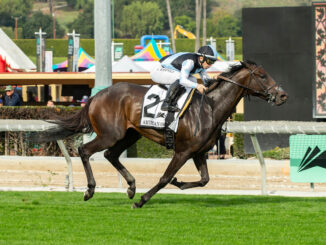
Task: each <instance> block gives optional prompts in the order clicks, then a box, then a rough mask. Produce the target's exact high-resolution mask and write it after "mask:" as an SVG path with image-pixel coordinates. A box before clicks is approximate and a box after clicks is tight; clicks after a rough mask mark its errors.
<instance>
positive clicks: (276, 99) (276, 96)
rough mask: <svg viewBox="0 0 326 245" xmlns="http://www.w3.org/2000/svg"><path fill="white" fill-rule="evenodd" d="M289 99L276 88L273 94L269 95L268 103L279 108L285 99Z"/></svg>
mask: <svg viewBox="0 0 326 245" xmlns="http://www.w3.org/2000/svg"><path fill="white" fill-rule="evenodd" d="M288 98H289V96H288V94H287V93H286V92H285V91H284V90H283V89H282V88H281V87H280V86H278V87H277V88H276V89H275V91H274V93H272V94H271V95H270V98H269V99H270V102H272V103H274V104H275V105H277V106H280V105H282V104H284V103H285V102H286V101H287V99H288Z"/></svg>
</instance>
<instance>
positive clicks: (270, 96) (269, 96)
mask: <svg viewBox="0 0 326 245" xmlns="http://www.w3.org/2000/svg"><path fill="white" fill-rule="evenodd" d="M260 67H261V66H257V67H255V69H253V70H251V69H250V68H249V67H246V68H247V69H248V70H249V71H250V73H249V74H250V78H249V85H250V82H251V80H252V79H254V80H255V81H256V83H258V84H259V86H260V87H261V88H262V90H263V92H261V91H258V90H255V89H253V88H250V87H248V86H246V85H243V84H240V83H238V82H236V81H234V80H232V79H230V78H228V77H224V76H221V75H220V76H218V78H220V79H222V80H224V81H226V82H229V83H233V84H235V85H237V86H239V87H241V88H244V89H246V90H247V91H248V90H249V91H252V92H253V93H254V94H258V95H262V96H264V97H266V98H267V101H268V103H270V102H273V101H275V99H276V96H275V95H273V94H271V93H270V92H269V91H270V90H271V89H272V88H274V87H275V86H277V87H279V85H277V84H276V83H275V84H274V85H272V86H270V87H266V86H265V85H264V84H263V83H262V82H261V81H260V80H259V79H257V77H256V75H255V71H256V70H258V69H259V68H260ZM214 88H215V86H214ZM211 90H212V89H209V91H211Z"/></svg>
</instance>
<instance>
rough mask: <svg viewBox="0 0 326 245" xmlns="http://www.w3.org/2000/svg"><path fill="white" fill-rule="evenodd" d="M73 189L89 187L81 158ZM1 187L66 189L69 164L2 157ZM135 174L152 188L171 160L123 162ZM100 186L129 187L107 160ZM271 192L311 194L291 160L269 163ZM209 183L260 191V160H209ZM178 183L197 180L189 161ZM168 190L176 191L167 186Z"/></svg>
mask: <svg viewBox="0 0 326 245" xmlns="http://www.w3.org/2000/svg"><path fill="white" fill-rule="evenodd" d="M72 161H73V179H74V187H86V186H87V183H86V176H85V173H84V168H83V166H82V163H81V161H80V160H79V158H73V159H72ZM0 162H1V163H0V177H1V178H0V187H64V186H65V183H67V182H66V175H67V165H66V161H65V159H64V158H50V157H28V158H26V157H25V158H22V157H0ZM122 163H123V164H124V165H125V166H126V168H127V169H128V170H129V171H130V172H131V173H132V174H133V175H134V177H135V179H136V185H137V188H150V187H153V186H154V185H155V184H156V183H157V182H158V180H159V178H160V177H161V176H162V174H163V173H164V171H165V169H166V167H167V165H168V163H169V159H161V160H157V159H123V160H122ZM91 165H92V168H93V173H94V176H95V180H96V183H97V187H104V188H119V187H123V188H125V187H127V185H126V182H125V181H124V180H122V181H121V183H120V181H119V177H118V175H117V171H116V170H115V169H114V168H113V167H112V166H111V165H110V164H109V163H108V162H107V161H105V160H95V161H91ZM266 166H267V189H268V191H311V189H310V185H309V183H292V182H290V177H289V161H273V160H266ZM208 169H209V173H210V182H209V183H208V184H207V186H205V187H204V188H205V189H213V190H260V189H261V173H260V165H259V162H258V160H256V159H252V160H209V161H208ZM176 177H177V178H178V180H182V181H196V180H199V178H200V177H199V174H198V172H197V170H196V168H195V166H194V164H193V163H192V162H191V161H189V162H187V163H186V164H185V166H184V167H183V168H182V169H181V170H180V171H179V173H178V174H177V175H176ZM166 188H175V187H173V186H171V185H168V186H167V187H166ZM315 191H316V192H325V191H326V184H315Z"/></svg>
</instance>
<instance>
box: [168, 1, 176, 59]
mask: <svg viewBox="0 0 326 245" xmlns="http://www.w3.org/2000/svg"><path fill="white" fill-rule="evenodd" d="M166 8H167V11H168V16H169V26H170V32H171V40H172V51H173V53H175V52H176V48H175V41H174V35H173V21H172V15H171V8H170V0H166Z"/></svg>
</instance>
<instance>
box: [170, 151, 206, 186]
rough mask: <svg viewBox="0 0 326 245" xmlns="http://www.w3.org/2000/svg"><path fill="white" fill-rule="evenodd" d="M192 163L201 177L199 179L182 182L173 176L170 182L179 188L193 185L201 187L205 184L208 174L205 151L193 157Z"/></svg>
mask: <svg viewBox="0 0 326 245" xmlns="http://www.w3.org/2000/svg"><path fill="white" fill-rule="evenodd" d="M193 160H194V163H195V165H196V168H197V170H198V172H199V174H200V176H201V179H200V180H199V181H194V182H182V181H180V182H179V181H178V180H177V178H176V177H174V178H173V179H172V181H171V183H170V184H172V185H174V186H177V187H179V188H180V189H181V190H184V189H189V188H194V187H203V186H205V185H206V184H207V183H208V181H209V174H208V169H207V161H206V156H205V153H200V154H198V155H196V156H194V157H193Z"/></svg>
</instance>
